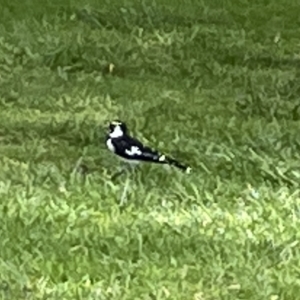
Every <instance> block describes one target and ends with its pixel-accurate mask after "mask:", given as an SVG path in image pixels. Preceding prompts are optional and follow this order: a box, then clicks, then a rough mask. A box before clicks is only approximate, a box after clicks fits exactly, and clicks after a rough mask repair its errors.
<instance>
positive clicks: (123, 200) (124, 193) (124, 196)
mask: <svg viewBox="0 0 300 300" xmlns="http://www.w3.org/2000/svg"><path fill="white" fill-rule="evenodd" d="M128 188H129V177H127V178H126V181H125V186H124V189H123V192H122V196H121V200H120V206H123V205H124V204H125V202H126V201H127V191H128Z"/></svg>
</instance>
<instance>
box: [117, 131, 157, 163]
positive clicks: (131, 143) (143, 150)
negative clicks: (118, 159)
mask: <svg viewBox="0 0 300 300" xmlns="http://www.w3.org/2000/svg"><path fill="white" fill-rule="evenodd" d="M112 143H113V145H114V147H115V153H116V154H117V155H120V156H122V157H124V158H127V159H132V160H141V161H149V162H159V158H160V154H159V153H158V152H157V151H155V150H153V149H151V148H149V147H147V146H145V145H143V144H142V143H141V142H140V141H138V140H137V139H134V138H133V137H131V136H122V137H120V138H115V139H113V140H112Z"/></svg>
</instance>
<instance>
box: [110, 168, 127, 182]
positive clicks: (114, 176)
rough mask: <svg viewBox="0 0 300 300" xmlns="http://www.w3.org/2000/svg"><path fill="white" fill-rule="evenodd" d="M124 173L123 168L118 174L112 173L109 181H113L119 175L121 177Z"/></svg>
mask: <svg viewBox="0 0 300 300" xmlns="http://www.w3.org/2000/svg"><path fill="white" fill-rule="evenodd" d="M125 171H126V170H125V168H124V167H122V168H121V169H120V170H119V171H118V172H116V173H114V174H113V175H112V176H111V180H115V179H116V178H117V177H119V176H120V175H122V174H123V173H124V172H125Z"/></svg>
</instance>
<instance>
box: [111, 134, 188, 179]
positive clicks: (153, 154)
mask: <svg viewBox="0 0 300 300" xmlns="http://www.w3.org/2000/svg"><path fill="white" fill-rule="evenodd" d="M114 146H115V149H116V154H118V155H120V156H123V157H125V158H127V159H129V160H130V159H132V160H140V161H145V162H153V163H159V164H169V165H173V166H175V167H177V168H179V169H181V170H183V171H186V172H188V173H189V172H190V167H188V166H185V165H183V164H181V163H180V162H178V161H177V160H175V159H173V158H170V157H168V156H165V155H162V154H160V153H159V152H158V151H156V150H153V149H151V148H149V147H148V146H145V145H143V144H142V143H141V142H140V141H138V140H136V139H134V138H133V137H130V136H126V137H122V138H120V139H115V140H114Z"/></svg>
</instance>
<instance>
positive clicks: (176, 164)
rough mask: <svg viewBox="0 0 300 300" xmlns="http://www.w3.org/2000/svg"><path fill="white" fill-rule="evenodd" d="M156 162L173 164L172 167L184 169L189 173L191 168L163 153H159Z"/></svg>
mask: <svg viewBox="0 0 300 300" xmlns="http://www.w3.org/2000/svg"><path fill="white" fill-rule="evenodd" d="M157 162H160V163H162V164H168V165H170V166H174V167H176V168H178V169H180V170H182V171H184V172H185V173H190V172H191V170H192V169H191V168H190V167H188V166H186V165H183V164H182V163H180V162H179V161H177V160H176V159H173V158H170V157H167V156H165V155H160V156H159V158H158V161H157Z"/></svg>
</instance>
